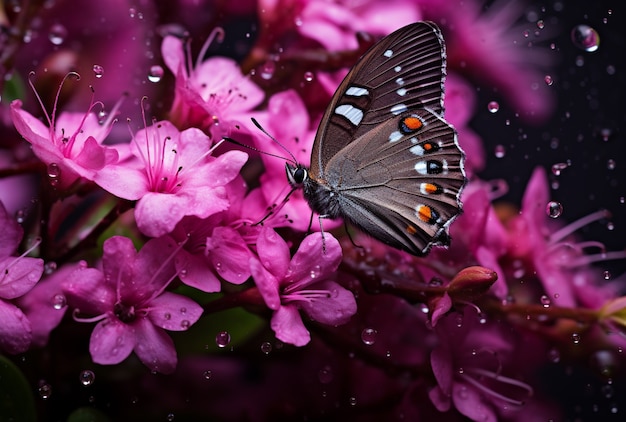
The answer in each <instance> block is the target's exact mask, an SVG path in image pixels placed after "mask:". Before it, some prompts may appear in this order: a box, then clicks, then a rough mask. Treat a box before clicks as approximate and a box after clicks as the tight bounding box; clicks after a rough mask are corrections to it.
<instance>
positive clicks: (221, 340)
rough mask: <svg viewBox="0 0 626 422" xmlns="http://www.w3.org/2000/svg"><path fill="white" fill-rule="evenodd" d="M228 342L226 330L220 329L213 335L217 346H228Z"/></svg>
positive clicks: (228, 336) (228, 337)
mask: <svg viewBox="0 0 626 422" xmlns="http://www.w3.org/2000/svg"><path fill="white" fill-rule="evenodd" d="M229 343H230V334H229V333H228V331H220V332H219V333H217V335H216V336H215V344H217V347H219V348H224V347H226V346H228V344H229Z"/></svg>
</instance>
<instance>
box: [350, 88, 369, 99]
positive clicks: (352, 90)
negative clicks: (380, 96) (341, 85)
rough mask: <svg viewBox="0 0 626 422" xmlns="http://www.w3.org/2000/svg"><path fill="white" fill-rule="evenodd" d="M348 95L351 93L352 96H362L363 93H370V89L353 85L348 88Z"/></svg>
mask: <svg viewBox="0 0 626 422" xmlns="http://www.w3.org/2000/svg"><path fill="white" fill-rule="evenodd" d="M346 95H350V96H351V97H361V96H363V95H369V91H368V90H367V89H365V88H361V87H358V86H351V87H350V88H348V89H347V90H346Z"/></svg>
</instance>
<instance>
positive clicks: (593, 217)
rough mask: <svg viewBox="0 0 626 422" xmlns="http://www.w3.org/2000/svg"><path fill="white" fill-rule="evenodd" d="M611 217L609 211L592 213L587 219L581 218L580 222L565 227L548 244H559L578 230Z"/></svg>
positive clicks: (555, 233)
mask: <svg viewBox="0 0 626 422" xmlns="http://www.w3.org/2000/svg"><path fill="white" fill-rule="evenodd" d="M610 215H611V214H610V213H609V212H608V211H607V210H599V211H596V212H594V213H591V214H589V215H587V216H586V217H582V218H579V219H578V220H576V221H574V222H573V223H570V224H568V225H567V226H565V227H563V228H562V229H560V230H558V231H556V232H554V233H552V235H551V236H550V239H549V240H548V242H550V243H553V242H558V241H559V240H561V239H563V238H565V237H567V236H568V235H570V234H572V233H574V232H575V231H576V230H578V229H580V228H581V227H584V226H586V225H588V224H591V223H593V222H594V221H598V220H601V219H603V218H607V217H609V216H610Z"/></svg>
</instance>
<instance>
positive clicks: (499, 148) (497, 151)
mask: <svg viewBox="0 0 626 422" xmlns="http://www.w3.org/2000/svg"><path fill="white" fill-rule="evenodd" d="M493 153H494V155H495V156H496V158H503V157H504V156H505V155H506V147H505V146H504V145H501V144H498V145H496V146H495V148H494V149H493Z"/></svg>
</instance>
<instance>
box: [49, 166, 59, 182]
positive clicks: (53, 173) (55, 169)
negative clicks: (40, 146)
mask: <svg viewBox="0 0 626 422" xmlns="http://www.w3.org/2000/svg"><path fill="white" fill-rule="evenodd" d="M60 175H61V167H59V165H58V164H57V163H50V164H48V177H49V178H50V179H56V178H58V177H59V176H60Z"/></svg>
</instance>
